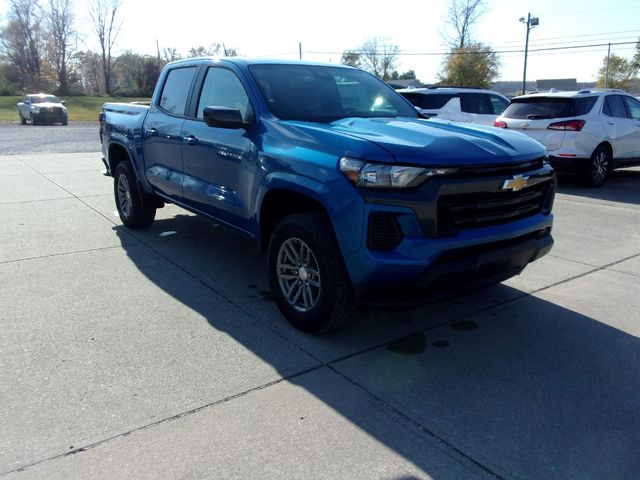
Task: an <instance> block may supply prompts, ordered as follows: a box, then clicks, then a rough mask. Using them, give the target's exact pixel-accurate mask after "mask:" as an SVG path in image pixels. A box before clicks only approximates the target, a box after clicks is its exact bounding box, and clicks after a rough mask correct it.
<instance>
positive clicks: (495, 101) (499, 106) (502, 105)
mask: <svg viewBox="0 0 640 480" xmlns="http://www.w3.org/2000/svg"><path fill="white" fill-rule="evenodd" d="M489 100H491V106H492V107H493V112H492V113H493V114H494V115H502V112H504V110H505V109H506V108H507V106H508V105H509V100H506V99H504V98H502V97H499V96H497V95H489Z"/></svg>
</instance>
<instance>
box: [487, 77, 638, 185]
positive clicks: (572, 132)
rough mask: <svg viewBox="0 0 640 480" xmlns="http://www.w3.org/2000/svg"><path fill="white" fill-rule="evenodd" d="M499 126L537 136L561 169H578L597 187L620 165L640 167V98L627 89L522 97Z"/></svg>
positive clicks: (502, 118) (512, 106)
mask: <svg viewBox="0 0 640 480" xmlns="http://www.w3.org/2000/svg"><path fill="white" fill-rule="evenodd" d="M494 126H496V127H502V128H509V129H510V130H517V131H519V132H523V133H526V134H527V135H529V136H530V137H532V138H535V139H536V140H538V141H539V142H540V143H542V144H544V145H545V146H546V147H547V151H548V152H549V160H550V162H551V165H552V166H553V167H554V168H555V169H556V170H557V171H558V172H569V173H577V174H579V175H580V176H581V177H582V179H583V180H584V182H585V183H587V184H588V185H591V186H594V187H597V186H600V185H602V184H603V183H604V181H605V179H606V178H607V175H608V174H609V172H610V171H611V170H612V169H614V168H620V167H630V166H634V165H640V101H638V100H637V99H636V98H634V97H632V96H631V95H629V94H627V93H625V92H624V91H622V90H615V89H591V90H580V91H579V92H547V93H531V94H527V95H522V96H520V97H516V98H513V99H512V100H511V104H510V105H509V107H507V109H506V110H505V111H504V113H503V114H502V115H501V116H500V117H498V118H497V119H496V121H495V124H494Z"/></svg>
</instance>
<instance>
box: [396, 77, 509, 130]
mask: <svg viewBox="0 0 640 480" xmlns="http://www.w3.org/2000/svg"><path fill="white" fill-rule="evenodd" d="M397 92H398V93H399V94H400V95H402V96H403V97H404V98H406V99H407V100H409V101H410V102H411V103H412V104H413V106H414V107H416V109H417V110H418V111H419V112H420V113H422V114H423V115H425V116H427V117H429V118H432V117H438V118H439V119H442V120H453V121H454V122H469V123H481V124H484V125H493V121H494V120H495V119H496V117H497V116H498V115H500V114H501V113H502V112H503V111H504V109H505V108H507V105H509V99H508V98H507V97H505V96H504V95H502V94H500V93H498V92H494V91H492V90H484V89H482V88H464V87H440V86H432V87H427V88H403V89H401V90H397Z"/></svg>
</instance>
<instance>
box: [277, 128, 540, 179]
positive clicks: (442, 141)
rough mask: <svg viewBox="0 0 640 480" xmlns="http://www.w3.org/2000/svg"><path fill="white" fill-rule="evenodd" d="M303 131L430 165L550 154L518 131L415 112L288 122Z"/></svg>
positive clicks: (509, 160) (507, 160) (505, 160)
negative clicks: (403, 115)
mask: <svg viewBox="0 0 640 480" xmlns="http://www.w3.org/2000/svg"><path fill="white" fill-rule="evenodd" d="M286 123H288V124H290V125H295V126H296V127H297V128H299V129H301V130H303V131H305V133H307V134H309V135H311V136H315V135H317V134H325V135H326V134H327V133H333V134H337V135H344V136H349V137H352V138H353V137H355V138H357V139H359V140H368V141H370V142H372V143H374V144H376V145H378V146H379V147H380V148H382V149H384V150H386V151H387V152H388V153H390V154H391V155H392V156H393V158H394V159H395V161H396V162H398V163H408V164H414V165H430V166H443V167H446V166H453V165H456V166H460V165H489V164H491V165H495V164H501V163H513V162H516V161H521V160H531V159H532V158H536V157H541V156H544V155H546V150H545V147H544V146H543V145H542V144H540V143H539V142H537V141H535V140H533V139H531V138H529V137H528V136H526V135H523V134H520V133H518V132H510V131H508V130H504V129H498V128H493V127H485V126H481V125H462V124H458V123H453V122H448V121H441V120H424V119H411V118H346V119H342V120H338V121H336V122H333V123H329V124H323V123H309V122H293V121H289V122H286Z"/></svg>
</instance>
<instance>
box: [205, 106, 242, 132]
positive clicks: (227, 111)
mask: <svg viewBox="0 0 640 480" xmlns="http://www.w3.org/2000/svg"><path fill="white" fill-rule="evenodd" d="M204 121H205V122H206V123H207V125H208V126H210V127H217V128H247V127H249V126H251V124H250V123H247V122H245V121H244V120H243V119H242V113H240V110H238V109H237V108H228V107H204Z"/></svg>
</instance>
